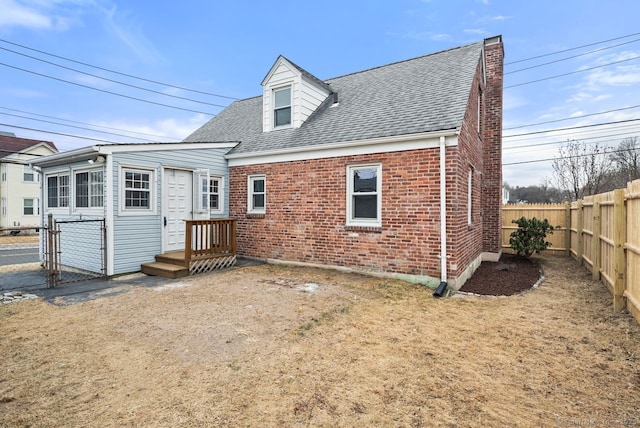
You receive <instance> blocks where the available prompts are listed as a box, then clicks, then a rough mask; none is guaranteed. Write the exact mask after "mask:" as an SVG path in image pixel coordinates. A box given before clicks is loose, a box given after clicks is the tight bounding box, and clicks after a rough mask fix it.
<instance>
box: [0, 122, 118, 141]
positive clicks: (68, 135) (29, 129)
mask: <svg viewBox="0 0 640 428" xmlns="http://www.w3.org/2000/svg"><path fill="white" fill-rule="evenodd" d="M0 126H6V127H9V128H17V129H25V130H27V131H35V132H42V133H44V134H53V135H61V136H63V137H71V138H79V139H81V140H90V141H98V142H100V143H108V144H118V143H117V142H115V141H109V140H102V139H100V138H91V137H82V136H80V135H73V134H65V133H62V132H53V131H45V130H44V129H36V128H27V127H26V126H18V125H11V124H9V123H0Z"/></svg>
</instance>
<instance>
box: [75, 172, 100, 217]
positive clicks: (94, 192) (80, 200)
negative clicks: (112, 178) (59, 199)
mask: <svg viewBox="0 0 640 428" xmlns="http://www.w3.org/2000/svg"><path fill="white" fill-rule="evenodd" d="M75 191H76V208H101V207H102V206H103V205H104V193H103V192H104V177H103V173H102V171H87V172H78V173H76V175H75Z"/></svg>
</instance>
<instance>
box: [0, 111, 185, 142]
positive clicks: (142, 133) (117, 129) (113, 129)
mask: <svg viewBox="0 0 640 428" xmlns="http://www.w3.org/2000/svg"><path fill="white" fill-rule="evenodd" d="M0 109H3V110H10V111H15V112H18V113H24V114H30V115H31V116H38V117H46V118H47V119H55V120H62V121H64V122H70V123H77V124H79V125H87V126H93V127H95V128H102V129H109V130H111V131H120V132H128V133H129V134H137V135H144V136H147V137H154V138H166V139H169V140H176V141H181V140H182V138H178V137H167V136H165V135H156V134H147V133H144V132H137V131H129V130H127V129H119V128H111V127H108V126H102V125H96V124H94V123H87V122H78V121H76V120H71V119H63V118H61V117H55V116H47V115H46V114H38V113H32V112H29V111H24V110H18V109H15V108H9V107H3V106H0ZM0 114H3V113H1V112H0ZM63 126H67V125H64V124H63Z"/></svg>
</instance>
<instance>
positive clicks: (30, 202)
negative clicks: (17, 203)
mask: <svg viewBox="0 0 640 428" xmlns="http://www.w3.org/2000/svg"><path fill="white" fill-rule="evenodd" d="M38 214H40V207H39V205H38V199H37V198H25V199H23V200H22V215H25V216H27V215H38Z"/></svg>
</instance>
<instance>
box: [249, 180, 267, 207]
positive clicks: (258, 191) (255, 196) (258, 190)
mask: <svg viewBox="0 0 640 428" xmlns="http://www.w3.org/2000/svg"><path fill="white" fill-rule="evenodd" d="M265 182H266V177H265V176H264V175H250V176H249V182H248V190H249V191H248V192H247V213H249V214H264V213H265V208H266V196H267V189H266V183H265Z"/></svg>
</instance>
